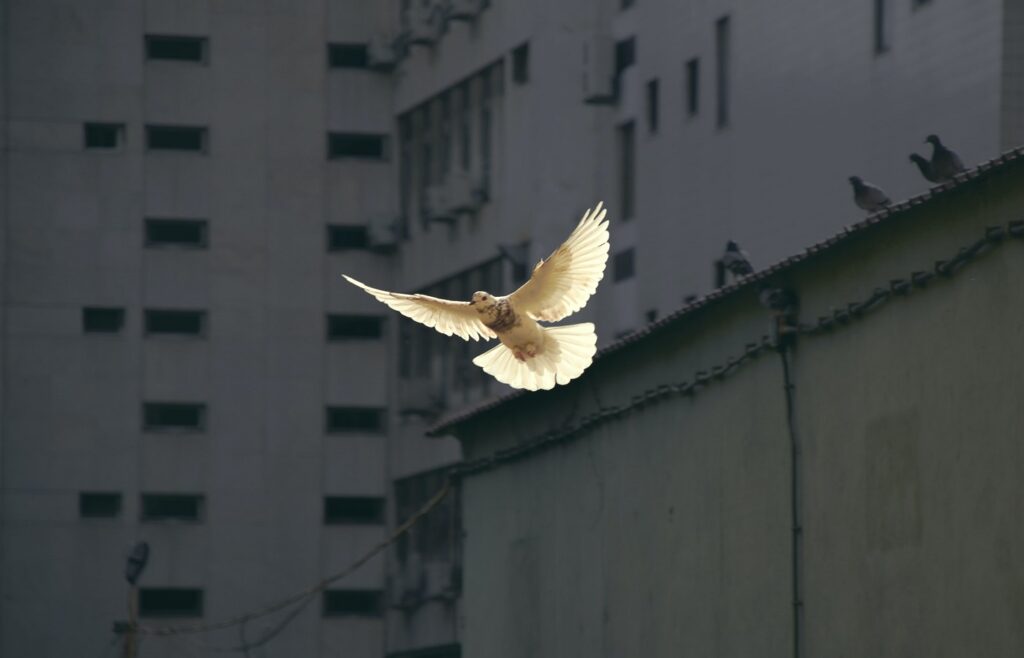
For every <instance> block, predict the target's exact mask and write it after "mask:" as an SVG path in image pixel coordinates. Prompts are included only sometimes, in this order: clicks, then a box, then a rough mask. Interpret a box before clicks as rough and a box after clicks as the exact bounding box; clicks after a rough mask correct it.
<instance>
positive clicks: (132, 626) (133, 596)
mask: <svg viewBox="0 0 1024 658" xmlns="http://www.w3.org/2000/svg"><path fill="white" fill-rule="evenodd" d="M148 560H149V544H147V543H146V542H144V541H140V542H139V543H137V544H135V547H134V548H132V551H131V553H129V554H128V559H127V561H126V562H125V567H124V577H125V580H127V581H128V623H127V624H124V623H119V622H114V632H115V633H118V634H123V635H124V644H123V645H122V646H121V656H122V658H135V656H136V654H137V653H138V646H139V644H138V630H139V586H138V580H139V576H141V575H142V570H143V569H145V568H146V562H147V561H148Z"/></svg>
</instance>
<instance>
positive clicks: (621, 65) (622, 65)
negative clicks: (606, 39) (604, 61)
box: [615, 37, 636, 75]
mask: <svg viewBox="0 0 1024 658" xmlns="http://www.w3.org/2000/svg"><path fill="white" fill-rule="evenodd" d="M635 63H636V38H635V37H629V38H628V39H623V40H622V41H618V42H616V43H615V75H619V74H620V73H622V72H623V71H624V70H626V69H627V68H629V67H630V66H633V64H635Z"/></svg>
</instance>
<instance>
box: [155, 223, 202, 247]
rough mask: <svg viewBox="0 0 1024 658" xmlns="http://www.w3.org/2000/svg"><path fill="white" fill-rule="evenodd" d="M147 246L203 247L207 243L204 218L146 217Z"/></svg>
mask: <svg viewBox="0 0 1024 658" xmlns="http://www.w3.org/2000/svg"><path fill="white" fill-rule="evenodd" d="M145 246H147V247H185V248H195V249H203V248H205V247H207V246H208V243H207V221H206V220H205V219H147V220H146V241H145Z"/></svg>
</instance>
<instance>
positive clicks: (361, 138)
mask: <svg viewBox="0 0 1024 658" xmlns="http://www.w3.org/2000/svg"><path fill="white" fill-rule="evenodd" d="M327 157H329V158H367V159H371V160H383V159H384V158H385V157H387V136H385V135H368V134H360V133H329V134H328V135H327Z"/></svg>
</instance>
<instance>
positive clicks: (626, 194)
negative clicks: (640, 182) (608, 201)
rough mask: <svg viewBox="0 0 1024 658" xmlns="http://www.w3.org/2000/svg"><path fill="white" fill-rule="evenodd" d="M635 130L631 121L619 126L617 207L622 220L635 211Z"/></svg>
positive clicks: (627, 218)
mask: <svg viewBox="0 0 1024 658" xmlns="http://www.w3.org/2000/svg"><path fill="white" fill-rule="evenodd" d="M635 132H636V131H635V129H634V124H633V122H632V121H630V122H629V123H626V124H623V125H622V126H619V207H620V209H621V210H620V212H621V213H622V219H623V220H629V219H632V218H633V214H634V212H635V210H636V208H635V207H634V205H635V186H636V178H635V175H634V166H635V160H636V157H635V156H636V153H635V151H636V139H635Z"/></svg>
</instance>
